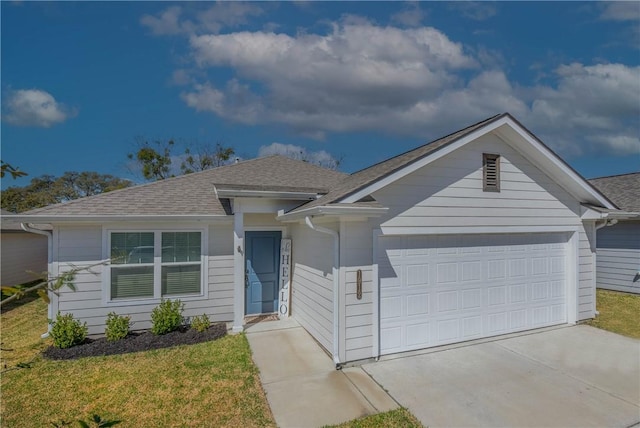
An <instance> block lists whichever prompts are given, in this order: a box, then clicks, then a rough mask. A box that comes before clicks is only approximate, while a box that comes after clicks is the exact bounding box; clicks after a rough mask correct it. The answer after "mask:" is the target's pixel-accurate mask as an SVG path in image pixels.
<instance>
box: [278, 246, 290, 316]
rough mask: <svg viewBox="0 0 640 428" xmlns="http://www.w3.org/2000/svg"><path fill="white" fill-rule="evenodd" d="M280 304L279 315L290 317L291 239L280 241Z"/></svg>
mask: <svg viewBox="0 0 640 428" xmlns="http://www.w3.org/2000/svg"><path fill="white" fill-rule="evenodd" d="M279 298H280V303H279V305H278V315H280V316H281V317H288V316H289V312H290V305H289V302H290V299H291V239H282V240H281V241H280V295H279Z"/></svg>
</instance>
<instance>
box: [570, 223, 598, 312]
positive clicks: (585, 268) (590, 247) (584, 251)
mask: <svg viewBox="0 0 640 428" xmlns="http://www.w3.org/2000/svg"><path fill="white" fill-rule="evenodd" d="M595 237H596V234H595V223H594V222H589V223H585V224H584V225H581V227H580V231H579V233H578V239H579V241H578V308H577V312H578V316H577V318H578V319H577V320H578V321H582V320H586V319H590V318H593V317H595V316H596V264H595V259H596V243H595ZM569 298H571V297H569Z"/></svg>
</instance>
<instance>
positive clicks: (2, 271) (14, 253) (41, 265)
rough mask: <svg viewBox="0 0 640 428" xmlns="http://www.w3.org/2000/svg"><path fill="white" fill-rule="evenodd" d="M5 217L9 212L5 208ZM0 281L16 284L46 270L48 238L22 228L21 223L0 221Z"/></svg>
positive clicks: (30, 279)
mask: <svg viewBox="0 0 640 428" xmlns="http://www.w3.org/2000/svg"><path fill="white" fill-rule="evenodd" d="M1 214H2V216H1V217H2V218H0V220H4V217H5V216H6V215H12V214H13V213H11V212H10V211H7V210H5V209H3V210H2V212H1ZM0 261H1V266H0V284H2V285H17V284H24V283H25V282H29V281H33V280H36V279H38V278H39V275H43V274H44V273H45V272H47V237H46V236H43V235H37V234H35V233H29V232H25V231H24V230H22V227H20V224H15V223H13V224H7V223H5V222H4V221H2V223H1V230H0Z"/></svg>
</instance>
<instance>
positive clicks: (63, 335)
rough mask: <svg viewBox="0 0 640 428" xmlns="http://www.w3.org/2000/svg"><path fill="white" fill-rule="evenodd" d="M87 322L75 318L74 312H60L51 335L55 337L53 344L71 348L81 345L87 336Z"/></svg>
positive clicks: (53, 324) (57, 346) (62, 347)
mask: <svg viewBox="0 0 640 428" xmlns="http://www.w3.org/2000/svg"><path fill="white" fill-rule="evenodd" d="M88 331H89V329H88V328H87V323H84V324H80V321H78V320H76V319H74V318H73V314H66V315H61V314H60V312H58V315H57V316H56V320H55V321H54V322H53V323H52V327H51V332H50V335H51V337H52V338H53V346H55V347H56V348H61V349H65V348H71V347H72V346H74V345H79V344H81V343H82V342H84V340H85V339H86V338H87V333H88Z"/></svg>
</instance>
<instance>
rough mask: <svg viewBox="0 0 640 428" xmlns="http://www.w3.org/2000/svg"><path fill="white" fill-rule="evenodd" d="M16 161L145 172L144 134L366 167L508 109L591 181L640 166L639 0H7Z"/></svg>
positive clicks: (43, 167)
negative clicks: (138, 161) (140, 164)
mask: <svg viewBox="0 0 640 428" xmlns="http://www.w3.org/2000/svg"><path fill="white" fill-rule="evenodd" d="M1 13H2V22H1V24H2V27H1V31H2V34H1V36H2V53H1V55H2V57H1V59H2V63H1V72H2V74H1V86H0V89H1V90H2V128H1V136H2V146H1V148H2V160H3V161H5V162H8V163H10V164H12V165H14V166H18V167H20V168H21V169H22V170H24V171H27V172H28V173H29V174H30V176H29V177H26V178H23V179H19V180H15V181H14V180H11V179H4V180H3V182H2V187H3V188H6V187H7V186H10V185H24V184H27V183H28V181H29V179H30V178H31V177H34V176H38V175H41V174H53V175H60V174H62V173H63V172H64V171H98V172H101V173H109V174H114V175H118V176H121V177H126V178H132V176H131V174H130V173H129V172H128V170H127V168H126V164H127V158H126V155H127V153H129V152H131V151H133V150H134V148H135V140H136V138H138V137H143V138H146V139H149V140H167V139H169V138H173V139H177V140H179V141H182V142H185V143H192V144H206V143H215V142H222V143H223V144H225V145H229V146H232V147H234V148H235V150H236V152H237V154H238V155H239V156H241V157H242V158H252V157H255V156H258V155H259V154H264V153H274V152H281V151H286V150H305V151H306V152H307V153H308V156H310V157H318V158H323V157H328V156H333V157H338V158H342V164H341V169H342V170H344V171H346V172H353V171H356V170H358V169H361V168H364V167H366V166H368V165H370V164H372V163H375V162H378V161H381V160H384V159H385V158H388V157H390V156H393V155H395V154H398V153H401V152H403V151H406V150H409V149H411V148H414V147H416V146H418V145H420V144H423V143H425V142H428V141H430V140H432V139H435V138H437V137H439V136H442V135H445V134H447V133H450V132H453V131H455V130H457V129H459V128H462V127H464V126H466V125H469V124H472V123H474V122H476V121H478V120H481V119H484V118H487V117H490V116H493V115H494V114H497V113H501V112H504V111H509V112H510V113H512V114H513V115H514V116H515V117H516V118H517V119H518V120H520V121H521V122H522V123H523V124H524V125H525V126H527V127H528V128H529V129H530V130H531V131H532V132H534V133H535V134H536V135H538V136H539V137H540V138H541V139H542V140H543V141H544V142H545V143H546V144H547V145H549V146H550V147H552V148H553V149H554V150H556V152H557V153H559V154H560V155H561V156H562V157H563V158H565V159H566V160H567V161H568V162H569V164H571V165H572V166H573V167H574V168H575V169H577V170H578V172H580V173H581V174H583V175H584V176H586V177H587V178H591V177H596V176H603V175H613V174H620V173H625V172H631V171H637V170H640V3H638V2H621V3H618V2H526V3H523V2H498V3H489V2H480V3H471V2H455V3H448V2H418V3H416V2H406V3H403V2H348V3H342V2H295V3H286V2H279V3H275V2H260V3H240V2H234V3H204V2H198V3H184V2H183V3H170V2H131V3H130V2H38V3H31V2H2V4H1Z"/></svg>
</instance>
